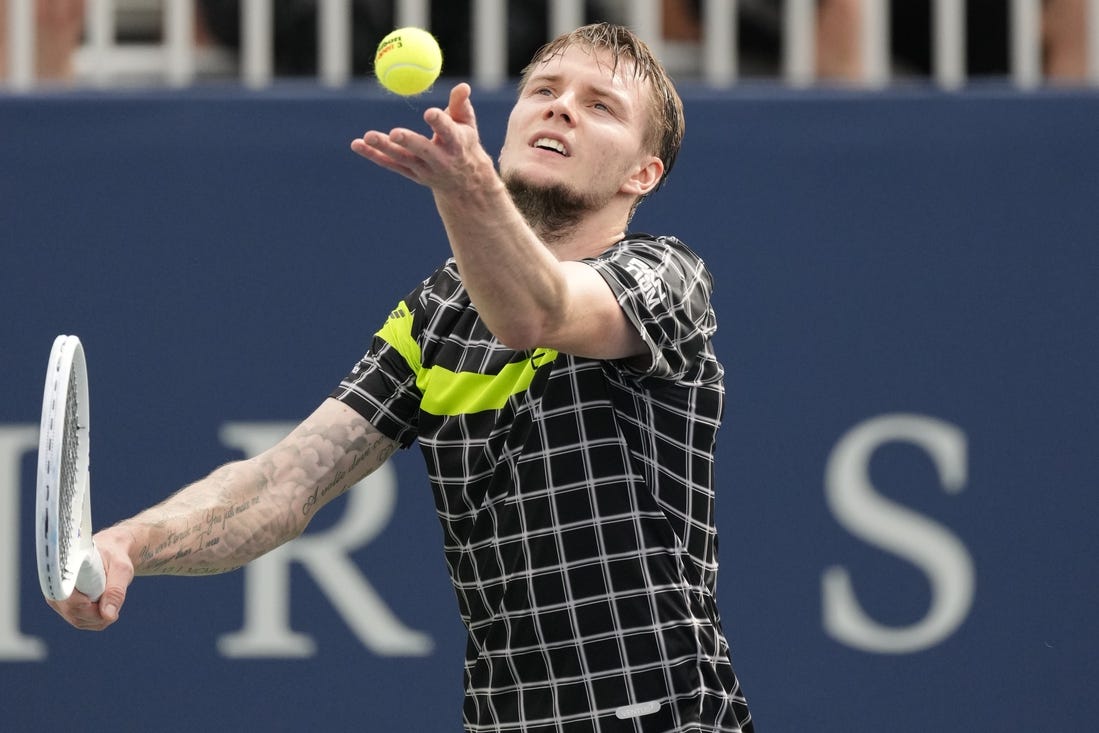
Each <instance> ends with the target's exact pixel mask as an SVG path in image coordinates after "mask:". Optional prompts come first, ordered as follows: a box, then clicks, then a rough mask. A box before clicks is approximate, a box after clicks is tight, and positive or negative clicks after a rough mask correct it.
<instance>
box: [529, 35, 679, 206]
mask: <svg viewBox="0 0 1099 733" xmlns="http://www.w3.org/2000/svg"><path fill="white" fill-rule="evenodd" d="M572 46H582V47H585V48H591V49H605V50H607V51H610V53H611V56H612V57H613V58H614V65H613V66H612V67H611V71H612V73H616V72H617V71H618V65H619V63H620V62H621V61H622V60H623V59H626V60H628V61H630V62H632V63H631V65H632V67H633V74H634V77H635V78H637V79H639V80H640V81H642V82H647V83H648V85H649V98H650V101H651V109H650V111H649V112H650V114H649V124H648V129H647V130H645V133H644V136H643V139H642V143H643V145H645V148H646V150H647V151H648V152H651V153H652V154H653V155H656V156H657V157H658V158H660V161H661V162H662V163H663V164H664V175H663V177H662V178H661V179H660V183H659V184H658V185H657V187H656V188H660V186H662V185H664V181H665V180H666V179H667V177H668V173H669V172H670V171H671V170H672V166H673V165H675V159H676V157H677V156H678V155H679V147H680V145H682V143H683V132H684V128H685V125H686V123H685V120H684V117H683V100H682V99H680V98H679V93H678V92H677V91H676V89H675V84H674V83H673V82H672V79H671V77H670V76H669V75H668V72H667V71H666V70H665V69H664V66H663V65H662V64H661V63H660V61H659V60H658V59H657V58H656V55H655V54H653V52H652V49H650V48H649V46H648V44H646V43H645V42H644V41H643V40H641V38H639V37H638V36H637V34H636V33H634V32H633V31H631V30H630V29H629V28H626V27H624V26H621V25H616V24H614V23H592V24H591V25H585V26H582V27H580V28H577V29H576V30H574V31H571V32H569V33H565V34H563V35H560V36H558V37H557V38H555V39H553V40H552V41H550V42H549V43H547V44H546V45H544V46H542V47H541V48H540V49H538V51H536V52H535V54H534V57H533V58H532V59H531V62H530V63H529V64H527V66H526V68H524V69H523V72H522V75H521V76H520V78H519V91H520V92H522V90H523V89H524V88H525V87H526V85H527V79H529V78H530V75H531V72H532V71H533V70H534V68H535V67H536V66H539V65H540V64H542V63H545V62H546V61H549V60H550V59H552V58H553V57H554V56H558V55H560V54H562V53H564V52H565V50H566V49H568V48H570V47H572ZM653 190H654V191H655V190H656V189H653Z"/></svg>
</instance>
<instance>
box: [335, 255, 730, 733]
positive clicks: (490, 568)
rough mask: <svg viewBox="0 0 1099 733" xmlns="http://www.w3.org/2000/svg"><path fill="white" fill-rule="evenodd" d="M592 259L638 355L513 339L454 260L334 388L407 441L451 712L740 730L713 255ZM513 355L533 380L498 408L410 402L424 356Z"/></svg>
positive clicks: (532, 724)
mask: <svg viewBox="0 0 1099 733" xmlns="http://www.w3.org/2000/svg"><path fill="white" fill-rule="evenodd" d="M588 263H589V264H590V265H591V266H592V267H594V268H596V270H597V271H598V272H599V273H600V274H601V275H602V276H603V277H604V279H605V280H606V281H607V283H608V285H609V286H610V287H611V289H612V291H613V292H614V293H615V296H616V297H617V299H618V301H619V303H620V304H621V306H622V308H623V311H624V313H626V315H627V317H628V318H629V319H630V320H631V322H632V323H634V325H635V326H636V327H637V328H638V330H639V331H640V332H641V333H642V335H643V338H644V340H645V342H646V344H647V345H648V347H649V352H650V353H649V358H648V359H645V360H643V363H642V361H638V362H637V363H633V364H627V363H624V362H608V361H597V360H593V359H586V358H579V357H574V356H571V355H567V354H552V352H550V353H551V354H552V356H553V358H552V360H549V359H546V358H544V357H543V355H544V354H545V353H546V350H538V349H536V350H533V351H529V352H516V351H513V350H510V349H508V348H507V347H505V346H503V345H502V344H501V343H500V342H499V341H497V340H496V339H495V338H494V337H493V336H492V335H491V333H490V332H489V331H488V330H487V328H486V327H485V326H484V324H483V323H482V322H481V320H480V318H479V317H478V315H477V311H476V308H475V307H474V306H473V305H472V304H471V303H470V301H469V297H468V295H467V294H466V292H465V289H464V288H463V287H462V284H461V279H460V277H459V276H458V273H457V269H456V267H455V264H454V262H453V260H451V261H449V262H448V263H446V264H445V265H444V266H443V267H442V268H440V269H439V270H437V271H436V272H435V273H434V274H433V275H432V276H431V277H429V278H428V279H427V280H425V281H424V282H423V283H422V284H421V285H420V286H419V287H417V288H416V289H415V290H414V291H413V292H412V293H411V294H410V295H409V296H408V297H407V298H406V299H405V301H403V302H402V304H401V307H399V308H398V309H397V310H396V311H395V312H394V315H393V316H391V320H390V323H391V324H393V323H400V324H402V325H401V329H403V330H401V331H400V333H398V334H397V335H394V334H395V333H396V331H397V329H395V328H391V329H388V330H387V329H383V330H382V331H379V335H378V336H376V337H375V339H374V342H373V344H372V346H371V349H370V351H369V352H368V353H367V354H366V356H364V357H363V359H362V360H361V361H360V362H359V363H358V364H356V365H355V367H354V369H353V370H352V372H351V374H349V375H348V377H347V378H345V379H344V381H343V382H342V383H341V384H340V386H339V387H338V388H337V389H336V390H335V391H334V392H333V396H334V397H336V398H337V399H340V400H343V401H344V402H346V403H347V404H349V405H350V406H352V407H353V408H355V409H356V410H358V411H359V412H360V413H361V414H363V415H364V416H365V417H366V418H367V419H368V420H370V421H371V422H372V423H373V424H374V425H375V426H376V427H378V428H379V429H380V430H382V431H383V432H385V433H386V434H387V435H389V436H390V437H392V438H394V439H396V440H399V441H401V442H402V444H404V445H406V446H407V445H410V444H411V443H412V442H413V441H414V440H418V441H419V443H420V446H421V449H422V451H423V454H424V457H425V460H426V464H427V470H428V475H429V478H430V480H431V484H432V487H433V490H434V496H435V502H436V508H437V512H438V515H439V519H440V522H441V524H442V527H443V537H444V552H445V556H446V561H447V565H448V568H449V570H450V575H451V579H452V581H453V584H454V589H455V592H456V596H457V600H458V606H459V611H460V613H461V616H462V620H463V622H464V623H465V624H466V627H467V628H468V630H469V640H468V644H467V652H466V665H465V692H466V701H465V705H464V709H463V717H464V722H465V726H466V729H467V730H469V731H494V732H500V731H556V732H558V733H578V732H579V731H620V730H623V731H647V732H648V731H695V730H697V731H703V730H705V731H740V730H745V731H750V730H751V722H750V716H749V714H748V710H747V706H746V704H745V701H744V697H743V695H742V694H741V691H740V687H739V683H738V681H737V679H736V675H735V674H734V672H733V668H732V666H731V663H730V660H729V649H728V644H727V641H726V639H725V636H724V633H723V631H722V628H721V620H720V617H719V614H718V610H717V606H716V601H715V592H716V576H717V553H716V530H715V527H714V518H713V503H714V488H713V487H714V466H713V451H714V444H715V439H716V433H717V428H718V425H719V423H720V420H721V416H722V411H723V399H724V397H723V382H722V377H723V372H722V368H721V365H720V364H719V363H718V361H717V360H716V358H715V357H714V354H713V351H712V346H711V340H710V339H711V336H712V334H713V332H714V330H715V329H716V322H715V319H714V314H713V310H712V308H711V306H710V292H711V289H712V281H711V278H710V275H709V272H708V271H707V270H706V268H705V266H704V264H703V263H702V261H701V260H700V259H699V258H698V257H697V256H696V255H695V254H694V253H693V252H691V251H690V250H689V249H688V248H687V247H686V246H685V245H683V244H682V243H680V242H679V241H678V240H675V239H674V238H663V237H661V238H653V237H648V236H646V235H630V236H627V238H626V239H624V240H623V241H622V242H620V243H618V244H617V245H615V246H614V247H612V248H611V249H610V250H608V251H607V252H605V253H604V254H603V255H601V256H600V257H598V258H594V259H592V260H589V261H588ZM405 331H407V333H405ZM523 364H529V369H530V373H529V374H526V375H525V379H526V380H529V384H527V383H526V382H524V383H523V384H524V385H525V387H524V388H523V389H521V390H518V391H516V392H514V393H512V394H511V395H510V396H509V397H508V398H507V400H506V402H505V404H503V406H502V407H499V408H493V409H478V410H475V411H472V412H461V411H459V412H454V413H450V412H446V411H443V412H444V414H437V413H436V412H428V411H426V410H424V409H422V403H423V402H424V395H425V394H429V393H430V392H431V390H433V389H436V387H434V386H433V385H434V384H436V383H438V382H440V380H439V379H438V378H436V376H435V374H436V372H433V371H432V370H445V373H446V374H447V375H448V377H449V378H450V380H451V381H453V380H454V379H461V376H462V375H476V379H477V380H478V381H477V382H476V383H477V384H484V379H485V375H489V376H491V375H501V374H504V373H508V374H515V373H517V371H516V365H523ZM518 371H519V372H523V370H522V369H520V370H518ZM455 374H457V375H459V376H458V377H456V378H455V377H453V376H452V375H455ZM470 383H471V384H473V383H474V382H473V381H472V380H471V382H470Z"/></svg>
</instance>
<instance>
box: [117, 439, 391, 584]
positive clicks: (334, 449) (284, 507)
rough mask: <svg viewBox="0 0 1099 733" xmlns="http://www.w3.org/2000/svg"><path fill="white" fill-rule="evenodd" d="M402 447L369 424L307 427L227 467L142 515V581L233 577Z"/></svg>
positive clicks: (138, 521)
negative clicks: (148, 577)
mask: <svg viewBox="0 0 1099 733" xmlns="http://www.w3.org/2000/svg"><path fill="white" fill-rule="evenodd" d="M397 447H398V446H397V444H396V443H395V442H393V441H392V440H390V439H389V438H387V437H385V436H383V435H382V434H381V433H379V432H378V431H377V430H376V429H374V428H373V427H372V426H371V425H369V423H366V422H365V421H363V422H359V423H356V424H355V425H354V426H349V425H347V424H345V423H343V422H340V423H338V424H322V423H320V422H314V423H309V422H307V423H303V424H302V425H301V426H299V427H298V428H297V429H296V430H295V431H294V432H293V433H291V435H290V436H288V437H287V438H286V439H285V440H283V441H282V442H280V443H279V445H278V446H276V447H275V448H273V449H272V450H270V451H267V452H266V453H263V454H261V455H259V456H256V457H255V458H252V459H248V460H244V461H238V462H236V463H230V464H227V465H225V466H222V467H221V468H219V469H217V470H216V471H214V472H213V473H211V474H210V475H209V476H207V477H206V478H205V479H202V480H201V481H198V482H196V483H194V484H191V485H190V486H188V487H186V488H184V489H182V490H180V491H179V492H177V493H176V494H175V495H173V496H172V497H170V498H169V499H167V500H166V501H164V502H163V503H161V504H159V505H157V506H155V507H153V508H151V509H148V510H146V511H145V512H142V513H141V514H139V515H137V516H136V517H134V518H133V519H131V520H127V521H126V522H123V523H122V524H123V525H129V528H130V529H131V531H133V532H134V536H135V537H140V538H141V540H142V542H143V544H141V546H140V547H139V549H138V552H137V557H136V558H135V568H134V569H135V572H136V573H137V574H139V575H213V574H216V573H223V572H227V571H230V570H234V569H236V568H238V567H240V566H241V565H244V564H245V563H247V562H249V561H250V560H253V559H255V558H256V557H259V556H260V555H262V554H263V553H265V552H269V551H270V550H273V549H274V548H276V547H278V546H279V545H281V544H283V543H284V542H287V541H288V540H291V539H293V538H294V537H297V536H298V535H299V534H301V532H302V530H304V529H305V526H306V525H307V524H308V522H309V520H310V519H312V516H313V514H314V513H315V512H316V511H317V509H319V508H320V507H322V506H324V505H325V504H326V503H328V502H329V501H331V500H332V499H333V498H335V497H337V496H339V495H340V494H342V493H343V492H345V491H347V489H348V488H350V487H351V486H352V485H354V484H355V483H356V482H357V481H359V480H360V479H361V478H362V477H364V476H366V475H367V474H369V473H370V472H372V471H374V470H375V469H376V468H378V466H380V465H382V464H383V463H385V461H386V460H387V459H388V458H389V457H390V456H391V455H393V453H394V451H395V450H396V449H397Z"/></svg>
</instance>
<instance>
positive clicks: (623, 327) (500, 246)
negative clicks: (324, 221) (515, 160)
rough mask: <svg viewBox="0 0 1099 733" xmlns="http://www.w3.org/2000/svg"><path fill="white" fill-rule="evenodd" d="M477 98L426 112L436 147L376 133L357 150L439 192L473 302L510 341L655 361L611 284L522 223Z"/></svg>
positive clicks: (457, 92) (460, 94)
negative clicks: (483, 131) (489, 144)
mask: <svg viewBox="0 0 1099 733" xmlns="http://www.w3.org/2000/svg"><path fill="white" fill-rule="evenodd" d="M469 94H470V90H469V87H468V85H466V84H459V85H457V86H456V87H455V88H454V90H453V91H452V92H451V96H450V103H449V105H448V107H447V109H446V110H445V111H444V110H441V109H438V108H432V109H429V110H428V111H427V112H426V113H425V115H424V117H425V121H426V122H427V123H428V124H429V125H431V127H432V129H433V131H434V134H433V136H432V138H431V139H428V138H426V137H424V136H423V135H420V134H419V133H416V132H413V131H412V130H408V129H403V128H397V129H394V130H392V131H390V132H389V133H382V132H378V131H370V132H368V133H366V134H365V135H363V137H362V138H361V139H358V140H355V141H353V142H352V145H351V149H352V150H353V151H354V152H356V153H358V154H359V155H361V156H362V157H364V158H367V159H368V160H370V161H372V162H374V163H376V164H377V165H379V166H381V167H383V168H386V169H388V170H390V171H393V172H395V173H398V174H400V175H402V176H405V177H406V178H409V179H410V180H413V181H415V182H417V183H420V184H422V185H425V186H428V187H430V188H431V189H432V191H433V192H434V194H435V199H436V204H437V205H438V207H439V212H440V214H441V216H442V218H443V223H444V225H445V226H446V228H447V234H448V236H449V238H450V241H451V243H452V244H453V245H454V254H455V257H456V259H457V261H458V266H459V270H460V271H461V272H462V279H463V282H464V284H465V286H466V288H467V290H468V291H469V293H470V298H471V299H472V300H473V302H474V303H475V304H476V306H477V308H478V311H479V312H480V314H481V317H482V319H484V321H485V324H486V325H487V326H488V327H489V330H491V331H492V333H493V334H494V335H495V336H496V337H497V338H498V339H500V340H501V341H502V342H503V343H505V344H507V345H508V346H510V347H512V348H514V349H517V350H527V349H534V348H551V349H555V350H557V351H560V352H563V353H567V354H574V355H576V356H586V357H590V358H596V359H624V358H628V357H632V356H637V355H639V354H643V353H647V351H648V349H647V348H646V346H645V344H644V342H643V341H642V339H641V334H640V333H639V332H638V330H637V328H636V327H635V326H634V324H633V323H631V322H630V320H629V319H628V318H627V317H626V315H625V313H624V312H623V311H622V308H621V307H620V305H619V303H618V301H617V300H616V298H615V295H614V292H613V291H612V290H611V288H610V286H609V285H608V284H607V282H606V281H605V280H604V279H603V277H602V276H601V275H600V274H599V273H598V272H596V271H595V270H594V269H593V268H592V267H590V266H589V265H586V264H584V263H582V262H572V261H560V260H558V259H557V258H556V257H555V256H554V255H553V253H552V252H550V250H549V249H548V248H546V247H545V246H544V245H543V243H542V242H541V241H540V240H539V239H538V237H537V236H536V235H535V233H534V232H533V231H532V230H531V229H530V227H529V226H528V225H527V223H526V222H525V221H524V220H523V217H522V215H521V214H520V213H519V211H518V210H517V209H516V208H515V206H514V204H513V203H512V201H511V198H510V196H509V195H508V193H507V190H506V188H505V187H504V184H503V182H502V181H501V180H500V177H499V176H498V175H497V173H496V169H495V166H494V164H493V161H492V159H491V157H490V156H489V155H488V153H487V152H486V151H485V150H484V148H483V147H482V146H481V143H480V138H479V135H478V132H477V123H476V117H475V114H474V111H473V105H472V104H471V103H470V100H469ZM465 242H475V243H476V246H464V245H463V244H462V243H465Z"/></svg>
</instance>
